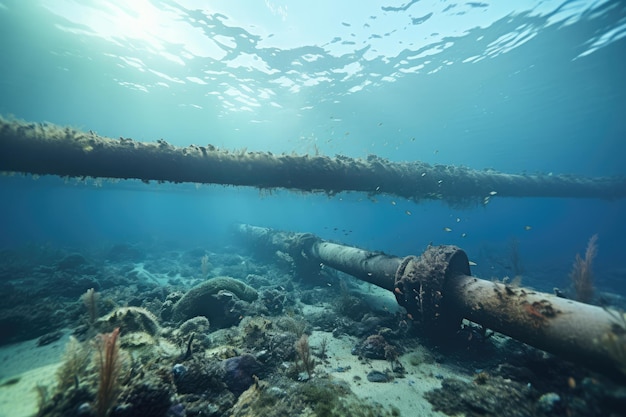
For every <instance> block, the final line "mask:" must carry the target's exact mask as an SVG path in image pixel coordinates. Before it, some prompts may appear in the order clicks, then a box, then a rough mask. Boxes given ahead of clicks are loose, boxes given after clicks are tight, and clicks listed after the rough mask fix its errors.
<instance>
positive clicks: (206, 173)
mask: <svg viewBox="0 0 626 417" xmlns="http://www.w3.org/2000/svg"><path fill="white" fill-rule="evenodd" d="M0 170H1V171H14V172H26V173H31V174H38V175H45V174H51V175H59V176H69V177H103V178H119V179H131V178H132V179H139V180H142V181H170V182H174V183H181V182H193V183H206V184H226V185H242V186H251V187H258V188H286V189H291V190H300V191H304V192H324V193H328V194H335V193H338V192H342V191H358V192H365V193H368V194H378V193H384V194H390V195H396V196H400V197H405V198H408V199H412V200H416V201H417V200H442V201H446V202H447V203H449V204H452V205H457V206H463V205H467V204H472V203H481V202H485V201H488V200H489V198H492V197H493V196H498V197H571V198H602V199H620V198H624V197H626V178H621V177H620V178H609V177H602V178H581V177H574V176H564V175H515V174H506V173H501V172H496V171H491V170H485V171H477V170H472V169H469V168H466V167H458V166H452V165H430V164H427V163H424V162H418V161H415V162H390V161H388V160H386V159H383V158H380V157H377V156H375V155H370V156H368V157H367V159H354V158H349V157H346V156H340V155H337V156H335V157H332V158H331V157H327V156H309V155H273V154H271V153H270V152H245V151H241V152H229V151H225V150H220V149H217V148H215V147H214V146H212V145H206V146H198V145H190V146H187V147H176V146H173V145H170V144H169V143H167V142H166V141H164V140H162V139H161V140H158V141H157V142H155V143H148V142H138V141H134V140H132V139H128V138H122V137H120V138H118V139H112V138H107V137H103V136H100V135H97V134H96V133H94V132H91V131H90V132H82V131H79V130H76V129H73V128H69V127H59V126H55V125H53V124H48V123H26V122H21V121H16V120H12V121H8V120H6V119H3V118H0Z"/></svg>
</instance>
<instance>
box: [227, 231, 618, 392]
mask: <svg viewBox="0 0 626 417" xmlns="http://www.w3.org/2000/svg"><path fill="white" fill-rule="evenodd" d="M238 231H239V233H240V234H242V235H244V236H246V237H247V238H249V241H252V242H253V243H254V244H255V247H256V248H257V249H259V250H273V251H275V250H276V249H277V250H278V251H281V252H285V253H288V254H289V255H290V256H291V257H292V258H293V260H294V262H295V263H296V264H300V265H305V266H308V267H312V266H318V267H320V266H329V267H332V268H334V269H337V270H340V271H342V272H345V273H347V274H350V275H352V276H354V277H356V278H358V279H361V280H363V281H367V282H370V283H372V284H375V285H377V286H379V287H381V288H384V289H386V290H389V291H391V292H393V294H394V295H395V297H396V300H397V301H398V303H399V304H400V305H401V306H403V307H404V308H405V309H406V310H407V315H408V317H409V318H411V319H412V320H414V321H415V322H416V323H417V324H418V325H419V326H421V328H422V329H423V330H424V331H425V332H426V333H428V334H429V335H431V336H435V337H442V336H445V335H446V334H453V333H454V332H455V331H456V330H457V329H458V328H459V326H460V323H461V320H462V319H464V318H465V319H468V320H470V321H472V322H474V323H477V324H480V325H482V326H483V327H485V328H489V329H491V330H494V331H497V332H499V333H502V334H505V335H507V336H510V337H512V338H515V339H517V340H519V341H521V342H524V343H526V344H528V345H531V346H534V347H537V348H539V349H542V350H545V351H547V352H550V353H553V354H555V355H558V356H561V357H563V358H565V359H568V360H571V361H573V362H576V363H578V364H581V365H584V366H586V367H588V368H590V369H594V370H596V371H600V372H602V373H604V374H606V375H609V376H611V377H616V378H618V379H621V380H624V379H625V378H626V315H624V313H623V312H617V311H611V310H608V309H603V308H600V307H596V306H592V305H588V304H584V303H580V302H577V301H573V300H568V299H565V298H560V297H557V296H555V295H552V294H546V293H542V292H538V291H534V290H531V289H528V288H523V287H514V286H511V285H507V284H503V283H496V282H491V281H485V280H482V279H478V278H476V277H472V276H471V273H470V266H469V261H468V258H467V255H466V254H465V252H463V251H462V250H461V249H459V248H457V247H455V246H437V247H429V248H428V249H427V250H426V251H425V252H424V253H423V254H422V255H421V256H419V257H415V256H407V257H405V258H399V257H394V256H390V255H386V254H383V253H380V252H370V251H366V250H363V249H358V248H354V247H349V246H344V245H340V244H336V243H330V242H326V241H324V240H322V239H320V238H318V237H316V236H314V235H312V234H302V233H287V232H279V231H274V230H271V229H267V228H262V227H256V226H250V225H239V226H238Z"/></svg>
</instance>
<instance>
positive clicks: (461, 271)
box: [393, 245, 470, 333]
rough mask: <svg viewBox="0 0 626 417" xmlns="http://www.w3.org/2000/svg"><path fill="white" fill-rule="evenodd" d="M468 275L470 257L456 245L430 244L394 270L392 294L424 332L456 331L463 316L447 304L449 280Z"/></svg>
mask: <svg viewBox="0 0 626 417" xmlns="http://www.w3.org/2000/svg"><path fill="white" fill-rule="evenodd" d="M458 275H470V267H469V260H468V259H467V255H466V254H465V252H464V251H462V250H461V249H459V248H458V247H456V246H445V245H443V246H429V247H428V248H427V249H426V251H424V253H423V254H422V255H421V256H419V257H416V256H407V257H406V258H404V259H403V260H402V263H401V264H400V266H399V267H398V269H397V271H396V276H395V281H394V290H393V293H394V295H395V297H396V300H397V302H398V304H400V305H401V306H403V307H404V308H405V309H406V310H407V315H408V317H409V318H410V319H412V320H414V321H417V322H418V323H419V324H420V326H422V328H423V329H424V330H426V332H429V333H433V332H434V331H435V329H436V330H437V332H438V333H440V332H441V331H442V330H443V332H445V333H448V331H455V330H456V329H457V328H458V326H459V324H460V322H461V319H462V318H463V317H462V315H460V314H459V313H457V312H456V311H455V309H454V308H453V307H451V306H449V305H447V303H446V297H445V294H446V288H447V286H448V283H449V281H451V280H452V279H453V278H454V277H456V276H458Z"/></svg>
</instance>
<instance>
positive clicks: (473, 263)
mask: <svg viewBox="0 0 626 417" xmlns="http://www.w3.org/2000/svg"><path fill="white" fill-rule="evenodd" d="M469 264H470V266H476V265H478V264H477V263H476V262H474V261H469Z"/></svg>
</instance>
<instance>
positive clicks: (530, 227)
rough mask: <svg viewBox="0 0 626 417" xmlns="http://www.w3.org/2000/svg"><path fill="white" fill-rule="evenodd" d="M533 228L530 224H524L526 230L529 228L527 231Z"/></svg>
mask: <svg viewBox="0 0 626 417" xmlns="http://www.w3.org/2000/svg"><path fill="white" fill-rule="evenodd" d="M532 228H533V227H532V226H528V225H526V226H524V230H527V231H528V230H532Z"/></svg>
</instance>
